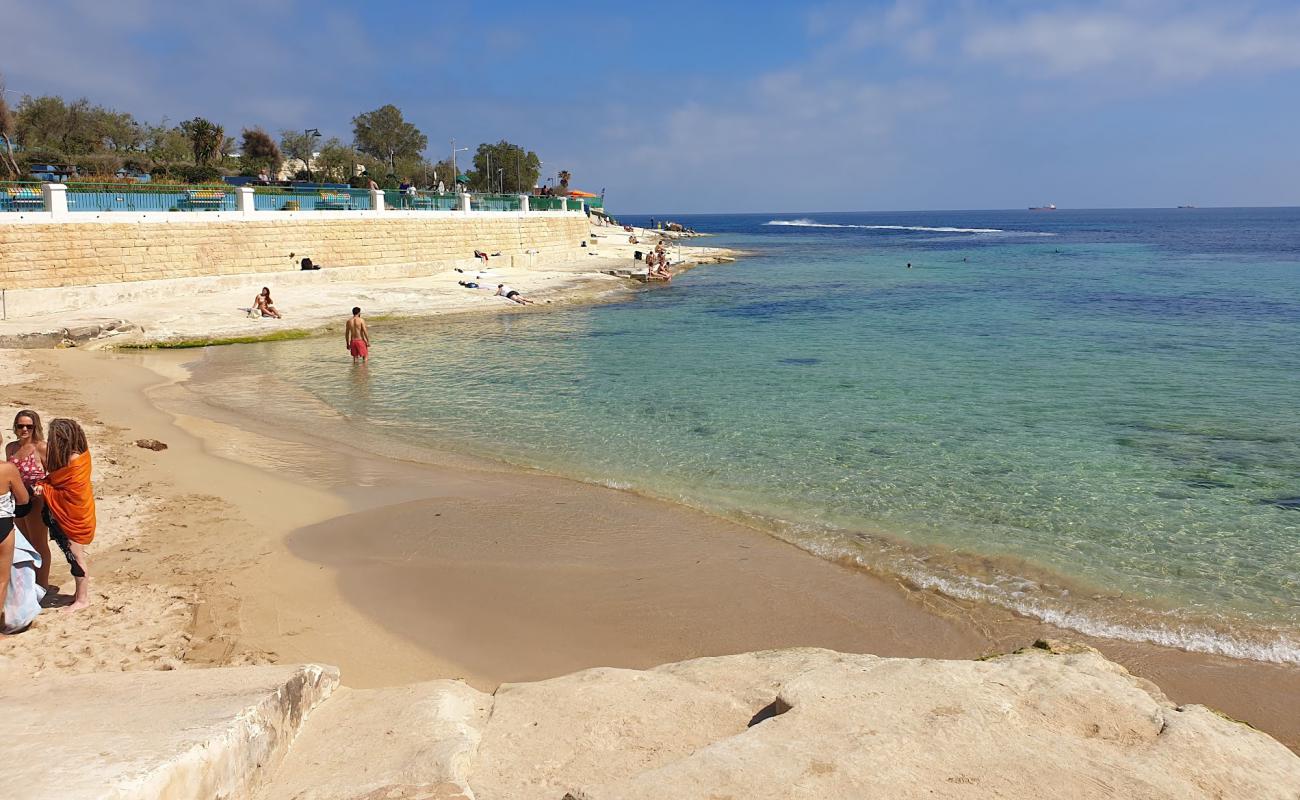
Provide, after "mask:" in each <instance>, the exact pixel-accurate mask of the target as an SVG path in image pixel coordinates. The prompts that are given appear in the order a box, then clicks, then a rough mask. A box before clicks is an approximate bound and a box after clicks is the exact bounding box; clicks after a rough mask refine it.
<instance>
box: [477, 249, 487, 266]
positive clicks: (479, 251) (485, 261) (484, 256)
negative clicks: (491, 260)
mask: <svg viewBox="0 0 1300 800" xmlns="http://www.w3.org/2000/svg"><path fill="white" fill-rule="evenodd" d="M474 257H475V258H481V259H483V263H484V264H486V263H488V254H487V253H484V252H483V251H482V250H475V251H474Z"/></svg>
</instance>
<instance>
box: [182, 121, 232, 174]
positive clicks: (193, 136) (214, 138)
mask: <svg viewBox="0 0 1300 800" xmlns="http://www.w3.org/2000/svg"><path fill="white" fill-rule="evenodd" d="M181 130H182V131H183V132H184V133H185V136H186V137H187V138H189V140H190V148H191V149H193V151H194V163H195V164H197V165H199V166H202V165H203V164H208V163H211V162H212V161H215V160H216V159H217V157H218V156H220V155H221V150H222V148H223V147H224V146H225V144H226V131H225V129H224V128H222V127H221V126H220V125H216V124H214V123H212V122H209V121H208V120H206V119H204V118H203V117H195V118H194V119H191V120H186V121H185V122H182V123H181Z"/></svg>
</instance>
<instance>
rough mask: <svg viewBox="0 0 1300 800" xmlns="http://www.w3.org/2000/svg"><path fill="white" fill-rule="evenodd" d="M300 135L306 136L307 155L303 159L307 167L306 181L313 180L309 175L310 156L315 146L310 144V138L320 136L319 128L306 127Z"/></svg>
mask: <svg viewBox="0 0 1300 800" xmlns="http://www.w3.org/2000/svg"><path fill="white" fill-rule="evenodd" d="M302 135H303V136H305V137H307V157H306V158H305V159H303V164H305V165H306V167H307V180H308V182H313V181H314V180H315V179H314V178H312V175H311V156H312V150H314V149H315V148H314V147H313V145H312V140H313V139H318V138H320V129H319V128H306V129H304V130H303V132H302Z"/></svg>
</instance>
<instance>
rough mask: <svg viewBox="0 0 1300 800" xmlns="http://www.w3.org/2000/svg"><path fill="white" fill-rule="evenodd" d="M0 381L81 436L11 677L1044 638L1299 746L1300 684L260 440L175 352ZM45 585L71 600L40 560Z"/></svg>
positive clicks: (478, 476)
mask: <svg viewBox="0 0 1300 800" xmlns="http://www.w3.org/2000/svg"><path fill="white" fill-rule="evenodd" d="M3 358H4V359H5V361H4V363H5V365H6V369H5V370H4V372H5V373H6V374H7V375H9V376H11V377H12V376H20V379H19V380H18V381H11V382H10V384H9V385H7V386H5V387H4V388H5V391H6V393H7V395H8V397H9V401H10V404H11V405H12V406H13V408H14V410H16V409H17V408H18V407H21V406H23V405H31V406H33V407H35V408H36V409H37V410H39V411H41V412H42V413H44V414H47V415H55V414H57V415H66V416H74V417H77V418H78V419H81V420H82V421H83V422H85V423H87V428H88V434H89V435H90V438H91V442H92V449H93V451H94V452H95V455H96V463H97V466H98V472H97V475H96V487H97V496H98V497H99V498H100V499H99V502H100V519H101V530H100V535H99V538H98V539H97V540H96V544H95V545H94V547H93V548H92V551H91V553H92V559H93V560H92V575H93V576H94V578H95V581H96V582H95V586H94V590H93V598H94V602H95V606H94V607H93V608H92V609H91V610H89V611H87V612H84V613H82V614H78V615H59V614H56V613H49V612H47V613H46V614H43V615H42V616H41V617H40V618H38V620H37V621H36V623H35V624H34V626H33V627H32V629H31V630H29V631H28V632H26V633H23V634H20V635H18V636H15V637H9V638H8V639H5V640H0V675H3V676H6V677H8V678H9V679H14V678H18V679H21V678H22V676H24V675H31V674H33V673H39V672H51V671H91V670H115V669H167V668H177V667H193V666H205V665H214V664H243V663H270V662H282V663H289V662H305V661H315V662H323V663H332V664H337V665H339V666H340V667H341V668H342V672H343V680H344V683H345V684H346V685H349V686H353V687H373V686H388V685H397V684H403V683H409V682H413V681H418V680H427V679H430V678H438V677H463V678H466V679H467V680H469V681H470V682H471V683H473V684H474V685H476V686H478V687H480V688H485V689H491V688H493V687H495V686H496V685H497V684H498V683H500V682H502V681H517V680H527V679H535V678H542V677H547V676H552V675H558V674H563V673H567V672H571V671H573V670H576V669H580V668H583V667H589V666H596V665H610V666H627V667H646V666H650V665H653V664H658V663H663V662H669V661H676V660H681V659H685V658H690V657H694V656H700V655H719V654H725V653H731V652H738V651H743V650H755V649H764V648H771V647H785V646H792V645H817V646H824V647H830V648H835V649H838V650H843V651H849V652H871V653H877V654H880V655H886V656H932V657H978V656H981V655H986V654H989V653H994V652H1003V651H1007V650H1011V649H1015V648H1016V647H1020V646H1022V645H1025V644H1028V643H1029V642H1031V641H1033V640H1034V639H1035V638H1039V637H1043V638H1056V639H1074V640H1081V641H1085V642H1087V643H1089V644H1092V645H1093V646H1095V647H1098V648H1099V649H1101V650H1102V651H1103V652H1104V653H1106V655H1107V656H1108V657H1110V658H1113V659H1115V660H1116V661H1119V662H1120V663H1122V664H1125V665H1126V666H1128V667H1129V668H1130V669H1131V670H1133V671H1134V672H1135V673H1137V674H1140V675H1143V676H1144V677H1148V678H1151V679H1152V680H1155V681H1156V682H1157V683H1158V684H1160V685H1161V687H1162V688H1163V689H1165V690H1166V692H1168V693H1169V695H1170V696H1171V697H1173V698H1174V699H1175V700H1176V701H1179V702H1198V703H1205V704H1207V705H1210V706H1213V707H1216V708H1220V709H1223V710H1224V711H1225V712H1227V713H1228V714H1230V715H1232V716H1234V717H1237V718H1239V719H1244V720H1246V721H1249V722H1251V723H1252V724H1254V725H1256V726H1257V727H1260V728H1262V729H1263V730H1265V731H1267V732H1269V733H1271V734H1273V735H1274V736H1276V737H1278V738H1279V739H1280V740H1282V741H1283V742H1284V743H1286V744H1287V745H1288V746H1290V747H1292V748H1293V749H1295V748H1297V747H1298V746H1300V670H1295V669H1293V668H1285V667H1279V666H1274V665H1267V664H1259V663H1254V662H1244V661H1236V660H1232V659H1227V658H1220V657H1214V656H1204V655H1197V654H1188V653H1183V652H1179V651H1172V650H1167V649H1164V648H1158V647H1152V646H1146V645H1136V644H1127V643H1117V642H1110V641H1105V640H1091V639H1087V638H1086V637H1082V636H1078V635H1075V634H1072V633H1069V632H1066V631H1061V630H1057V629H1054V628H1052V627H1050V626H1047V625H1043V624H1040V623H1037V622H1034V621H1031V620H1025V619H1019V618H1016V617H1015V616H1013V615H1011V614H1009V613H1006V612H1002V611H1000V610H997V609H990V608H985V607H982V606H973V605H971V604H968V603H961V602H957V601H952V600H950V599H947V598H944V597H942V596H939V595H936V594H934V593H931V592H926V591H917V590H915V589H910V588H909V587H906V586H902V585H899V584H898V583H896V582H894V581H890V580H885V579H881V578H878V577H876V576H873V575H870V574H868V573H865V572H863V571H861V570H858V569H854V568H850V567H847V566H841V565H837V564H833V563H829V562H826V561H823V560H820V559H818V558H815V557H814V556H811V555H809V554H807V553H804V552H803V551H800V550H798V549H796V548H794V547H793V546H790V545H788V544H785V543H783V542H779V541H777V540H775V539H773V538H771V537H770V536H767V535H766V534H763V533H761V532H759V531H756V530H752V529H750V528H747V527H744V526H741V525H738V524H735V523H732V522H729V521H725V520H721V519H717V518H714V517H710V516H708V515H705V514H702V513H698V512H695V511H692V510H689V509H685V508H681V507H678V506H674V505H671V504H667V503H663V502H660V501H657V500H652V499H648V498H644V497H640V496H638V495H635V494H631V493H627V492H620V491H616V490H612V489H606V488H603V487H597V486H592V485H587V484H581V483H577V482H574V481H569V480H565V479H560V478H555V477H550V476H546V475H541V474H537V473H533V472H526V471H522V470H517V469H513V468H508V467H505V466H503V465H499V464H494V463H488V462H477V461H473V460H470V459H465V458H462V457H455V456H438V455H437V454H434V455H432V456H430V457H429V458H428V459H424V460H422V461H420V462H413V461H409V460H406V461H404V460H397V459H391V458H385V457H382V456H378V455H372V454H370V453H365V452H359V451H350V450H348V449H346V448H343V447H340V446H338V445H335V444H330V443H327V442H324V441H320V440H313V439H311V438H307V437H306V436H305V435H303V434H297V433H292V434H291V433H288V432H284V431H275V430H268V429H266V428H265V427H264V426H263V425H262V424H261V423H260V422H259V420H256V419H240V418H233V417H230V416H228V415H229V413H230V412H223V411H218V410H217V409H214V408H212V407H210V406H207V405H205V404H203V403H202V402H201V401H199V400H198V399H196V398H195V397H194V396H192V395H191V394H190V393H189V392H188V391H187V390H186V388H185V386H184V385H183V383H178V382H177V381H178V380H179V379H182V378H183V377H184V376H185V372H184V370H183V369H181V365H182V362H183V360H184V356H183V355H182V354H177V353H160V354H133V355H117V356H112V355H106V354H96V353H83V352H40V353H35V354H16V353H14V352H13V351H5V352H4V353H3ZM24 362H26V363H25V364H24ZM23 378H32V379H34V380H31V381H27V382H25V381H24V380H23ZM139 438H152V439H159V440H162V441H164V442H166V443H167V444H168V445H169V447H168V449H167V450H164V451H161V452H153V451H150V450H144V449H140V448H137V447H135V446H134V445H133V444H131V443H132V442H133V441H134V440H135V439H139ZM54 575H55V579H56V580H61V581H63V584H64V587H65V589H69V588H70V586H71V580H70V578H69V577H68V574H67V568H66V565H65V564H63V563H62V561H61V559H60V558H59V557H58V556H56V561H55V570H54ZM65 599H66V598H65Z"/></svg>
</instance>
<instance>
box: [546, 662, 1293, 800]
mask: <svg viewBox="0 0 1300 800" xmlns="http://www.w3.org/2000/svg"><path fill="white" fill-rule="evenodd" d="M759 656H761V657H756V656H755V655H754V654H749V655H745V656H737V657H734V660H733V659H730V658H723V659H703V660H701V661H698V662H685V663H683V664H677V665H672V666H671V667H667V668H661V670H660V671H659V672H661V673H662V671H665V670H671V671H672V673H673V674H674V676H675V677H679V678H684V679H686V680H692V679H693V677H694V679H701V680H705V681H707V682H709V683H710V684H711V685H719V681H723V682H726V683H727V684H728V685H729V686H731V687H732V691H748V690H749V689H750V688H751V687H753V686H755V685H756V684H754V683H752V682H751V678H750V676H752V675H753V669H754V666H755V665H756V664H760V665H761V664H764V663H766V664H767V665H768V666H775V667H778V669H777V670H774V671H772V672H770V675H769V677H770V679H773V680H779V679H780V678H782V677H783V676H781V675H780V672H779V667H781V666H782V665H785V664H788V665H789V666H791V667H792V668H793V669H792V670H791V672H790V674H789V675H788V676H785V678H786V679H785V680H783V681H782V682H781V684H780V688H779V690H778V691H777V692H776V693H775V696H774V697H773V698H772V700H773V704H772V706H771V715H770V716H769V718H767V719H764V720H762V721H759V722H756V724H754V725H753V726H752V727H750V728H748V729H746V730H744V731H742V732H738V733H737V734H734V735H731V736H728V737H726V738H721V739H718V740H717V741H715V742H712V743H710V744H708V745H706V746H704V747H700V748H698V749H696V750H695V751H694V752H692V753H690V754H689V755H686V756H684V757H682V758H678V759H675V760H673V761H671V762H669V763H663V764H661V765H660V766H657V767H655V768H652V769H647V770H643V771H640V772H638V773H636V774H627V775H625V776H624V777H617V776H616V775H615V772H614V771H613V770H609V771H607V772H606V774H607V775H608V776H609V777H607V778H606V779H605V780H603V781H600V780H595V781H592V780H588V781H585V782H584V781H583V780H582V779H581V778H580V777H579V776H577V775H575V776H574V777H573V779H572V780H573V784H572V786H570V787H569V789H570V797H572V798H575V800H578V799H581V800H603V799H604V798H619V799H620V800H634V799H635V798H647V799H648V798H664V797H673V798H737V799H739V798H746V800H762V799H763V798H772V800H776V799H777V798H819V800H820V799H821V798H857V797H876V796H878V797H890V798H913V797H915V798H921V797H925V798H935V797H952V798H957V797H960V798H985V797H987V798H992V797H1021V796H1037V795H1041V794H1044V793H1045V792H1046V793H1048V794H1051V795H1052V796H1054V797H1071V798H1113V797H1133V798H1170V800H1173V799H1174V798H1198V797H1206V798H1209V797H1214V798H1243V799H1244V798H1279V799H1281V798H1288V800H1294V799H1295V798H1296V797H1298V796H1300V758H1297V757H1296V756H1295V754H1293V753H1291V752H1290V751H1289V750H1287V749H1286V748H1285V747H1283V746H1282V745H1281V744H1279V743H1278V742H1276V741H1274V740H1273V739H1271V738H1270V737H1268V736H1267V735H1265V734H1263V733H1260V732H1258V731H1255V730H1253V729H1252V728H1249V727H1248V726H1245V725H1242V724H1239V723H1235V722H1232V721H1230V720H1227V719H1224V718H1222V717H1220V716H1218V715H1216V714H1214V713H1213V712H1211V711H1209V710H1208V709H1205V708H1203V707H1200V706H1186V707H1181V708H1179V707H1175V706H1174V705H1173V704H1172V703H1170V702H1169V701H1168V700H1167V699H1165V697H1164V696H1163V695H1161V694H1160V693H1159V692H1158V691H1157V692H1154V693H1153V692H1152V691H1150V690H1149V684H1148V683H1147V682H1145V681H1139V680H1136V679H1134V678H1133V677H1132V676H1130V675H1129V674H1128V673H1127V672H1126V671H1125V670H1124V669H1123V668H1122V667H1120V666H1119V665H1117V664H1114V663H1112V662H1110V661H1107V660H1106V659H1105V658H1103V657H1102V656H1101V655H1100V654H1098V653H1096V652H1093V651H1088V652H1078V653H1073V654H1066V655H1057V654H1054V653H1052V652H1051V651H1048V650H1033V649H1031V650H1028V651H1022V652H1021V653H1019V654H1015V655H1010V656H1003V657H1000V658H997V659H993V660H990V661H934V660H924V659H882V658H875V657H872V656H845V655H839V654H834V653H822V654H816V653H815V652H808V651H802V652H800V651H796V655H794V656H792V655H791V654H778V655H765V654H759ZM728 662H730V663H728ZM818 662H821V663H818ZM732 666H735V667H737V668H739V670H740V673H739V674H736V673H733V672H732V670H731V669H730V668H731V667H732Z"/></svg>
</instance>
